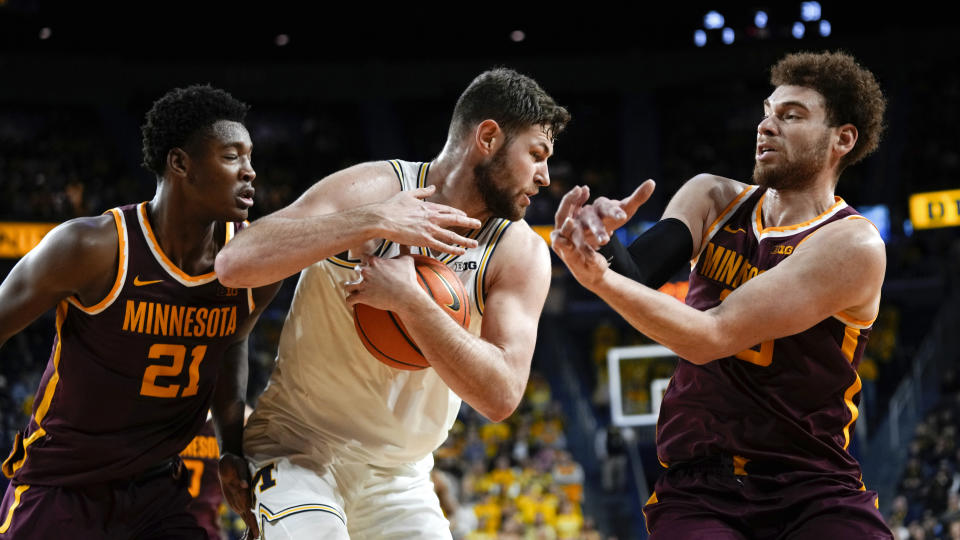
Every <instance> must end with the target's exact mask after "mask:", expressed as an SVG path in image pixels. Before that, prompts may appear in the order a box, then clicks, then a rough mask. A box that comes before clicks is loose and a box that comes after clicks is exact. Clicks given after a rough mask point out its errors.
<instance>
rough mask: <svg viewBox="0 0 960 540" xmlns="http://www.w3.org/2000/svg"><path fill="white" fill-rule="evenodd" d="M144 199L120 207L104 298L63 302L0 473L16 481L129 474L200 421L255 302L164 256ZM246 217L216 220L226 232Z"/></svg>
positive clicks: (172, 450) (183, 439)
mask: <svg viewBox="0 0 960 540" xmlns="http://www.w3.org/2000/svg"><path fill="white" fill-rule="evenodd" d="M146 210H147V206H146V203H141V204H139V205H130V206H125V207H123V208H115V209H113V210H110V211H109V212H108V213H109V214H111V215H112V216H113V218H114V220H115V223H116V227H117V234H118V236H119V267H118V269H117V277H116V280H115V282H114V285H113V287H112V289H111V290H110V292H109V293H108V294H107V296H106V298H104V299H103V300H102V301H100V302H99V303H97V304H96V305H93V306H84V305H82V304H81V303H80V301H79V299H78V298H77V297H70V298H67V299H66V300H64V301H62V302H60V304H59V305H58V306H57V318H56V337H55V340H54V346H53V352H52V354H51V356H50V360H49V362H48V363H47V367H46V370H45V371H44V374H43V377H42V379H41V381H40V388H39V389H38V390H37V394H36V397H35V400H34V405H33V415H32V417H31V419H30V423H29V425H28V426H27V430H26V432H25V433H24V434H23V435H22V436H21V435H20V434H18V435H17V438H16V441H15V442H14V448H13V451H12V452H11V454H10V456H9V457H8V458H7V460H6V461H5V462H4V463H3V472H4V474H5V475H7V477H11V478H13V481H14V482H15V483H16V484H37V485H58V486H75V485H81V484H90V483H98V482H105V481H110V480H115V479H122V478H130V477H133V476H135V475H137V474H139V473H141V472H142V471H144V470H146V469H149V468H151V467H154V466H156V465H158V464H160V463H162V462H163V461H164V460H166V459H169V458H171V457H173V456H176V455H177V454H178V453H179V452H180V451H181V450H183V448H184V447H185V446H187V443H189V442H190V440H191V439H192V438H193V436H194V435H195V434H196V433H197V431H198V430H199V429H200V427H201V426H202V425H203V423H204V421H205V419H206V416H207V410H208V409H209V407H210V402H211V399H212V397H213V387H214V383H215V382H216V376H217V370H218V369H219V367H220V360H221V358H222V357H223V354H224V352H225V351H226V349H227V348H228V347H229V346H230V345H231V344H232V343H234V342H235V341H236V339H237V338H236V335H235V334H236V330H237V328H239V327H240V325H241V324H242V323H243V321H244V320H245V319H246V318H247V317H248V316H249V314H250V311H251V310H252V309H253V296H252V294H251V292H250V290H249V289H231V288H226V287H223V286H222V285H220V283H219V282H218V281H217V276H216V274H214V273H213V272H210V273H208V274H204V275H200V276H190V275H188V274H186V273H185V272H183V271H182V270H180V269H179V268H177V267H176V266H175V265H174V264H173V263H172V262H171V261H170V260H169V259H168V258H167V256H166V255H165V254H164V253H163V251H162V250H161V248H160V245H159V243H158V242H157V239H156V236H155V235H154V233H153V230H152V229H151V226H150V222H149V221H148V219H147V211H146ZM240 226H241V224H237V223H227V224H225V225H218V227H217V230H218V234H225V236H226V240H229V239H230V238H231V237H232V236H233V234H234V232H235V231H236V230H238V228H239V227H240Z"/></svg>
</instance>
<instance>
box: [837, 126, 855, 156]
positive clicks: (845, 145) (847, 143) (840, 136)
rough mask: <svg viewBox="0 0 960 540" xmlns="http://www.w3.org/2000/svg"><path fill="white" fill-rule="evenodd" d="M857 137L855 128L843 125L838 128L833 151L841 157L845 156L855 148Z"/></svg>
mask: <svg viewBox="0 0 960 540" xmlns="http://www.w3.org/2000/svg"><path fill="white" fill-rule="evenodd" d="M858 136H859V132H858V131H857V126H855V125H853V124H844V125H842V126H840V127H838V128H837V138H836V140H835V142H834V145H833V147H834V149H835V151H836V152H837V153H838V154H840V156H841V157H842V156H845V155H847V154H848V153H849V152H850V151H851V150H853V147H854V146H856V144H857V137H858Z"/></svg>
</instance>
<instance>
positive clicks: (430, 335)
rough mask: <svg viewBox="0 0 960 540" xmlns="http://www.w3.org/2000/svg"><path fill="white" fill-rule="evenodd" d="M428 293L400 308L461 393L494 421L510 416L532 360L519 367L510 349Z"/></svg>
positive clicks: (418, 339)
mask: <svg viewBox="0 0 960 540" xmlns="http://www.w3.org/2000/svg"><path fill="white" fill-rule="evenodd" d="M424 298H425V300H423V301H420V300H418V301H417V302H413V303H410V304H408V306H407V308H406V309H405V310H404V312H402V313H398V314H399V315H400V319H401V320H402V321H403V324H404V326H405V327H406V328H407V331H408V332H409V333H410V337H411V338H413V341H414V342H415V343H416V344H417V346H418V347H419V348H420V351H421V352H422V353H423V355H424V357H426V358H427V360H428V361H429V362H430V365H431V366H432V368H433V369H435V370H436V371H437V374H438V375H440V378H441V379H443V381H444V382H445V383H446V384H447V386H449V387H450V389H451V390H453V391H454V392H455V393H456V394H457V395H458V396H460V398H461V399H463V400H464V401H466V402H467V403H468V404H469V405H470V406H471V407H473V408H474V409H476V410H477V411H478V412H479V413H480V414H482V415H484V416H485V417H487V418H488V419H490V420H491V421H494V422H499V421H501V420H503V419H505V418H506V417H508V416H510V414H512V413H513V411H514V410H516V408H517V406H518V405H519V404H520V399H521V398H522V397H523V391H524V388H525V387H526V380H527V376H528V375H529V362H527V364H526V365H527V369H526V371H525V372H524V373H517V372H516V368H515V367H514V366H512V365H511V364H510V362H509V361H508V356H507V355H508V351H504V350H503V349H501V348H500V347H497V346H496V345H493V344H492V343H490V342H488V341H486V340H484V339H482V338H480V337H477V336H475V335H473V334H471V333H470V332H468V331H467V330H466V329H464V328H463V327H461V326H460V325H458V324H457V323H456V322H455V321H454V320H453V319H451V318H450V317H449V316H448V315H447V314H446V313H444V312H443V311H442V310H440V309H439V308H438V307H437V306H436V304H433V300H432V299H430V298H429V297H428V296H426V295H424Z"/></svg>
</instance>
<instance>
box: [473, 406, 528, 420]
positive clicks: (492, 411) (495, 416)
mask: <svg viewBox="0 0 960 540" xmlns="http://www.w3.org/2000/svg"><path fill="white" fill-rule="evenodd" d="M517 405H519V403H518V404H517ZM517 405H512V406H503V405H500V404H492V405H490V406H488V407H484V410H482V411H480V413H481V414H482V415H483V416H484V417H486V419H487V420H490V421H491V422H493V423H497V422H503V421H504V420H506V419H507V418H510V415H511V414H513V411H515V410H517Z"/></svg>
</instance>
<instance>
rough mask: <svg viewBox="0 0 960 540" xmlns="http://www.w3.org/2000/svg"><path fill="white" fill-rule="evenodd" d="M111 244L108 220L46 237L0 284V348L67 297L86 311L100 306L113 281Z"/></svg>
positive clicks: (82, 222) (114, 248)
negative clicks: (82, 306) (77, 301)
mask: <svg viewBox="0 0 960 540" xmlns="http://www.w3.org/2000/svg"><path fill="white" fill-rule="evenodd" d="M117 238H118V237H117V228H116V225H115V221H114V218H113V216H111V215H106V216H97V217H87V218H78V219H74V220H70V221H68V222H66V223H63V224H62V225H60V226H58V227H57V228H55V229H53V230H52V231H50V232H49V233H48V234H47V235H46V236H45V237H44V238H43V240H42V241H41V242H40V244H38V245H37V247H35V248H34V249H33V250H31V251H30V252H29V253H27V254H26V255H25V256H24V257H23V258H22V259H20V261H19V262H18V263H17V264H16V266H14V267H13V270H11V271H10V274H9V275H7V277H6V279H5V280H4V281H3V283H2V284H0V346H2V345H3V344H4V343H5V342H6V341H7V340H8V339H10V337H11V336H13V335H14V334H16V333H17V332H19V331H21V330H23V329H24V328H25V327H26V326H27V325H29V324H30V323H31V322H33V321H34V320H36V319H37V318H38V317H39V316H40V315H42V314H43V313H44V312H46V311H47V310H49V309H51V308H53V307H55V306H56V305H57V304H58V303H59V302H60V301H61V300H63V299H65V298H67V297H69V296H72V295H77V296H78V298H79V300H80V302H81V304H83V305H86V306H92V305H94V304H96V303H97V302H99V301H100V300H102V299H103V298H104V297H105V296H106V295H107V293H108V292H109V291H110V289H111V286H112V285H113V282H114V281H115V280H116V275H117V259H118V257H119V251H118V246H119V242H118V240H117Z"/></svg>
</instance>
